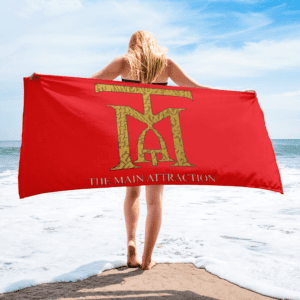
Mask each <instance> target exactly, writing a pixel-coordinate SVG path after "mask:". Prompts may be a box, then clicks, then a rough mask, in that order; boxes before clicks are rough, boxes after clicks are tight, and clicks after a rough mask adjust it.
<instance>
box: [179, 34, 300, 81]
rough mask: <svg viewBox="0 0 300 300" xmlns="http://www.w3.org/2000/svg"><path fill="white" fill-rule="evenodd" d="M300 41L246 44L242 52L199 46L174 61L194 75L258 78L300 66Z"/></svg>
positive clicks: (241, 49) (239, 50) (211, 46)
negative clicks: (269, 72) (272, 72)
mask: <svg viewBox="0 0 300 300" xmlns="http://www.w3.org/2000/svg"><path fill="white" fill-rule="evenodd" d="M299 53H300V39H294V40H283V41H267V40H264V41H260V42H258V43H253V42H251V43H250V42H249V43H245V45H244V46H243V47H242V48H240V49H234V48H224V47H216V46H213V45H209V46H204V45H202V46H199V47H198V48H197V49H196V50H194V51H193V53H191V54H189V56H188V58H186V57H185V56H184V57H183V56H176V55H174V59H175V60H178V62H179V63H180V64H181V65H182V66H184V69H189V70H191V72H193V74H194V75H201V76H202V77H203V75H205V76H206V77H207V76H209V77H211V78H234V77H258V76H260V75H261V74H264V73H267V72H268V71H274V70H285V69H290V70H293V69H294V70H297V69H299V67H300V56H299Z"/></svg>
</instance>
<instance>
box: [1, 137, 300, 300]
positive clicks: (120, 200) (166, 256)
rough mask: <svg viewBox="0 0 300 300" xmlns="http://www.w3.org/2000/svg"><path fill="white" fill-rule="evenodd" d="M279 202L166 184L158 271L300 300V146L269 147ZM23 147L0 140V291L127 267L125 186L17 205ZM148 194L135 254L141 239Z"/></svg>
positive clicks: (257, 194)
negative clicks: (169, 266) (180, 266)
mask: <svg viewBox="0 0 300 300" xmlns="http://www.w3.org/2000/svg"><path fill="white" fill-rule="evenodd" d="M271 141H272V144H273V148H274V151H275V155H276V160H277V164H278V167H279V171H280V174H281V180H282V184H283V192H284V195H282V194H280V193H275V192H272V191H268V190H262V189H254V188H245V187H221V186H205V185H199V186H188V185H186V186H172V185H166V186H165V188H164V194H163V220H162V225H161V229H160V233H159V236H158V239H157V242H156V246H155V248H154V251H153V255H152V260H154V261H155V262H156V263H193V264H194V265H195V266H196V267H197V268H205V269H206V270H207V271H209V272H210V273H213V274H215V275H217V276H219V277H221V278H223V279H226V280H228V281H230V282H232V283H235V284H237V285H239V286H241V287H245V288H247V289H250V290H252V291H254V292H257V293H261V294H263V295H266V296H271V297H276V298H282V299H284V298H285V299H293V300H300V254H299V253H300V251H299V249H300V140H299V139H297V140H296V139H294V140H292V139H289V140H287V139H274V140H271ZM20 145H21V142H20V141H0V228H1V230H0V241H1V245H0V293H4V292H11V291H16V290H18V289H22V288H25V287H29V286H34V285H37V284H41V283H50V282H61V281H77V280H82V279H85V278H87V277H90V276H92V275H96V274H100V273H101V272H103V271H104V270H108V269H112V268H117V267H120V266H126V263H127V245H126V244H127V235H126V227H125V218H124V210H123V205H124V197H125V190H126V188H125V187H115V188H105V189H101V188H100V189H88V190H76V191H64V192H56V193H48V194H42V195H36V196H32V197H28V198H24V199H19V195H18V167H19V156H20ZM146 216H147V205H146V199H145V187H144V186H143V187H142V192H141V197H140V218H139V224H138V228H137V237H136V240H137V251H138V254H139V258H140V261H141V262H142V254H143V248H144V238H145V221H146Z"/></svg>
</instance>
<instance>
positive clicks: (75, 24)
mask: <svg viewBox="0 0 300 300" xmlns="http://www.w3.org/2000/svg"><path fill="white" fill-rule="evenodd" d="M138 30H146V31H150V32H152V33H153V34H154V35H155V37H156V39H157V42H158V44H159V45H160V46H162V47H164V48H167V49H168V52H167V56H168V57H169V58H171V59H172V60H174V61H175V62H176V63H177V64H178V65H179V66H180V67H181V68H182V69H183V70H184V72H185V73H186V74H187V75H188V76H190V77H191V78H193V79H194V80H195V81H197V82H198V83H199V84H202V85H206V86H210V87H213V88H218V89H224V90H227V89H228V90H237V91H244V90H247V89H254V90H255V91H256V92H257V97H258V101H259V104H260V107H261V109H262V111H263V113H264V117H265V122H266V128H267V130H268V133H269V137H270V138H271V139H300V84H299V83H300V54H299V53H300V3H299V1H298V0H289V1H280V0H272V1H258V0H235V1H226V0H206V1H201V0H196V1H194V0H191V1H182V0H180V1H176V0H175V1H165V0H159V1H152V0H149V1H142V0H136V1H132V0H129V1H126V0H122V1H112V0H109V1H100V0H10V1H0V40H1V43H0V140H21V134H22V114H23V102H24V94H23V91H24V89H23V77H28V76H30V75H31V74H32V73H33V72H37V73H41V74H49V75H61V76H72V77H90V76H91V75H93V74H95V73H96V72H98V71H99V70H101V69H103V68H104V67H105V66H106V65H107V64H109V63H110V62H111V61H112V60H113V59H114V58H116V57H117V56H120V55H122V54H125V53H126V52H127V51H128V43H129V40H130V37H131V35H132V34H133V33H134V32H136V31H138ZM115 80H118V81H120V80H121V78H120V77H117V78H116V79H115ZM168 85H173V86H175V84H174V82H172V80H171V79H169V84H168Z"/></svg>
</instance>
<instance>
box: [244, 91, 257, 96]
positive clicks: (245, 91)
mask: <svg viewBox="0 0 300 300" xmlns="http://www.w3.org/2000/svg"><path fill="white" fill-rule="evenodd" d="M245 92H249V93H255V96H256V92H255V91H254V90H246V91H245Z"/></svg>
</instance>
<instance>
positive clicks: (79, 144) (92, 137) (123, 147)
mask: <svg viewBox="0 0 300 300" xmlns="http://www.w3.org/2000/svg"><path fill="white" fill-rule="evenodd" d="M157 184H172V185H212V186H239V187H250V188H259V189H265V190H270V191H274V192H279V193H281V194H283V189H282V182H281V178H280V173H279V169H278V166H277V163H276V157H275V153H274V150H273V147H272V143H271V140H270V138H269V136H268V132H267V129H266V126H265V121H264V115H263V112H262V110H261V108H260V106H259V103H258V100H257V98H256V96H255V94H254V93H249V92H237V91H224V90H214V89H199V88H187V87H174V86H158V85H151V84H140V83H125V82H119V81H112V80H99V79H91V78H77V77H64V76H52V75H37V76H35V77H34V79H33V80H30V79H29V77H26V78H24V112H23V131H22V145H21V154H20V165H19V195H20V198H24V197H29V196H32V195H37V194H42V193H49V192H56V191H65V190H76V189H90V188H106V187H117V186H138V185H157Z"/></svg>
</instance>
